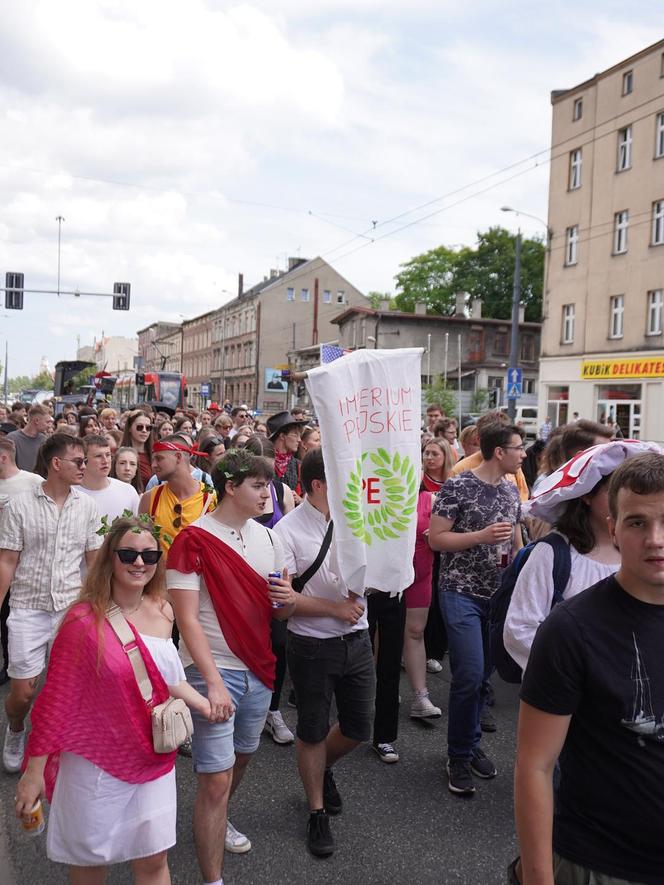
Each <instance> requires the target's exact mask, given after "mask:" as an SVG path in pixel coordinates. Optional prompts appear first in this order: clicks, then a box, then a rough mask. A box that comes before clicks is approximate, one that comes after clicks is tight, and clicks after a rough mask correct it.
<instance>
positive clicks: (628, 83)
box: [622, 71, 634, 95]
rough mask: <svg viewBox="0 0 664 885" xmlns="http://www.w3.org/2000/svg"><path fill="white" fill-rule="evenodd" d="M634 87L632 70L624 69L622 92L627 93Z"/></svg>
mask: <svg viewBox="0 0 664 885" xmlns="http://www.w3.org/2000/svg"><path fill="white" fill-rule="evenodd" d="M632 89H634V71H625V73H624V74H623V78H622V94H623V95H629V94H630V92H631V91H632Z"/></svg>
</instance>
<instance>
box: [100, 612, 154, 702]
mask: <svg viewBox="0 0 664 885" xmlns="http://www.w3.org/2000/svg"><path fill="white" fill-rule="evenodd" d="M106 620H107V621H108V623H109V624H110V625H111V629H112V630H113V632H114V633H115V635H116V636H117V637H118V639H119V640H120V645H121V646H122V650H123V651H124V653H125V654H126V655H127V657H128V658H129V663H130V664H131V667H132V670H133V671H134V676H135V677H136V682H137V683H138V689H139V691H140V693H141V696H142V698H143V700H144V701H145V703H146V704H148V705H151V704H152V683H151V682H150V677H149V676H148V671H147V670H146V669H145V662H144V661H143V656H142V655H141V650H140V649H139V647H138V644H137V642H136V637H135V636H134V634H133V632H132V629H131V627H130V626H129V624H128V623H127V619H126V618H125V616H124V615H123V614H122V612H121V611H120V607H119V606H117V605H110V606H109V607H108V608H107V609H106Z"/></svg>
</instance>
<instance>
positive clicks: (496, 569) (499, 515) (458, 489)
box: [431, 470, 521, 598]
mask: <svg viewBox="0 0 664 885" xmlns="http://www.w3.org/2000/svg"><path fill="white" fill-rule="evenodd" d="M431 513H432V515H433V516H442V517H443V518H444V519H449V520H452V522H453V523H454V525H453V526H452V531H453V532H479V531H481V529H483V528H485V527H486V526H488V525H491V524H492V523H494V522H511V523H512V524H513V525H516V523H518V522H519V520H520V519H521V502H520V500H519V493H518V491H517V488H516V486H515V485H514V483H511V482H509V481H508V480H506V479H503V480H501V482H499V483H498V485H492V484H491V483H488V482H483V481H482V480H481V479H478V478H477V477H476V476H475V474H474V473H473V472H472V471H470V470H468V471H466V472H465V473H460V474H459V475H458V476H453V477H451V478H450V479H448V480H447V481H446V482H444V483H443V485H442V487H441V489H440V491H439V492H438V493H437V494H436V497H435V500H434V503H433V508H432V511H431ZM499 554H500V550H499V547H498V545H496V544H476V545H475V546H474V547H469V548H468V549H467V550H458V551H457V552H456V553H443V554H442V559H441V563H440V578H439V586H440V589H441V590H451V591H453V592H456V593H465V594H466V595H467V596H481V597H484V598H487V597H490V596H492V595H493V594H494V593H495V592H496V590H497V589H498V585H499V583H500V575H501V572H502V569H501V567H500V559H499Z"/></svg>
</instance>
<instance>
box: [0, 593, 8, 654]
mask: <svg viewBox="0 0 664 885" xmlns="http://www.w3.org/2000/svg"><path fill="white" fill-rule="evenodd" d="M8 617H9V593H7V595H6V596H5V598H4V600H3V603H2V607H1V608H0V643H1V644H2V657H3V659H4V662H5V664H4V666H5V670H6V669H7V665H8V664H9V630H8V629H7V618H8Z"/></svg>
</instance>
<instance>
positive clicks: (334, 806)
mask: <svg viewBox="0 0 664 885" xmlns="http://www.w3.org/2000/svg"><path fill="white" fill-rule="evenodd" d="M323 805H324V806H325V811H326V812H327V813H328V814H341V808H342V806H343V802H342V800H341V796H340V795H339V790H337V785H336V784H335V782H334V775H333V774H332V769H331V768H326V769H325V774H324V775H323Z"/></svg>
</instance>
